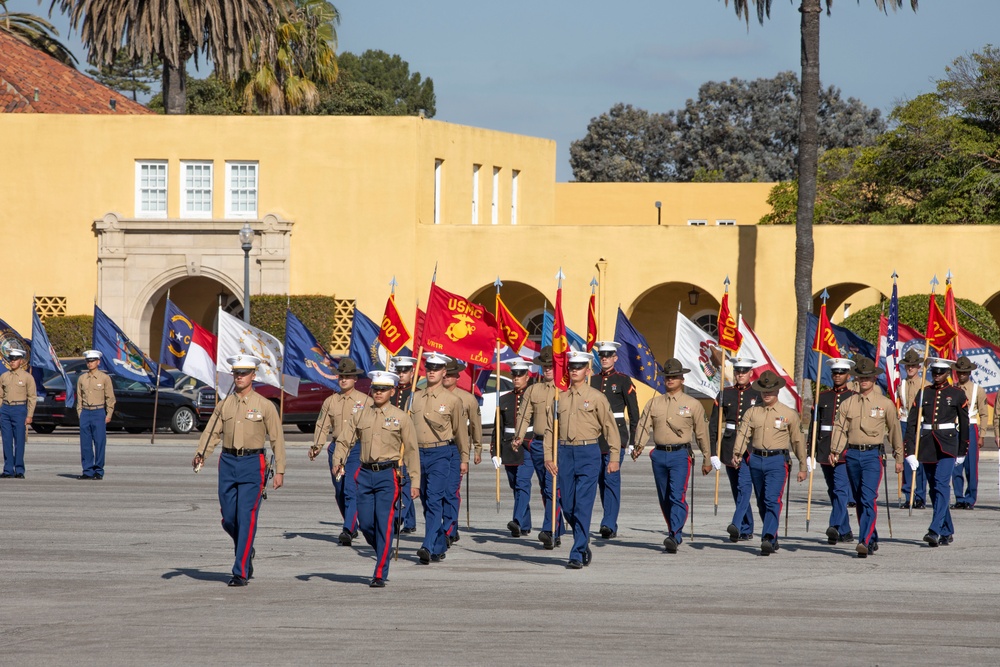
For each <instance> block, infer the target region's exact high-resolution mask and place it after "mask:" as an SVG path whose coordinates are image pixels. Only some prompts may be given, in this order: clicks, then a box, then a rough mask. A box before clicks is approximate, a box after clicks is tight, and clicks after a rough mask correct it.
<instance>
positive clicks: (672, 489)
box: [649, 448, 691, 544]
mask: <svg viewBox="0 0 1000 667" xmlns="http://www.w3.org/2000/svg"><path fill="white" fill-rule="evenodd" d="M649 460H650V461H652V462H653V481H654V482H655V483H656V497H657V499H658V500H659V501H660V510H661V511H662V512H663V519H664V520H665V521H666V522H667V534H668V535H670V536H671V537H673V538H674V539H675V540H677V544H680V543H681V540H682V537H683V534H684V524H685V523H686V522H687V518H688V504H687V485H688V480H689V479H690V478H691V453H690V451H689V450H688V449H687V448H684V449H678V450H677V451H673V452H666V451H663V450H660V449H653V450H652V451H651V452H649Z"/></svg>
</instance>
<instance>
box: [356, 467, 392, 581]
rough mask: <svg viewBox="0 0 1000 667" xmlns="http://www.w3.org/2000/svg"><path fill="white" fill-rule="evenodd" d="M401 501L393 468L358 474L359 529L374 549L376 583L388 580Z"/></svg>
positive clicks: (362, 470) (361, 471)
mask: <svg viewBox="0 0 1000 667" xmlns="http://www.w3.org/2000/svg"><path fill="white" fill-rule="evenodd" d="M398 499H399V479H398V478H397V477H396V470H395V469H394V468H386V469H385V470H365V469H364V468H360V470H359V471H358V528H359V529H360V530H361V534H362V535H364V536H365V541H366V542H368V544H370V545H371V546H372V548H373V549H375V574H373V575H372V576H373V577H374V578H376V579H385V578H387V577H388V576H389V561H390V560H391V559H390V558H389V552H390V551H392V531H393V522H394V521H395V518H396V501H397V500H398Z"/></svg>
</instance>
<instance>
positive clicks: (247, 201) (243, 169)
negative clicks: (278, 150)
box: [226, 162, 258, 218]
mask: <svg viewBox="0 0 1000 667" xmlns="http://www.w3.org/2000/svg"><path fill="white" fill-rule="evenodd" d="M257 168H258V163H257V162H226V217H227V218H256V217H257V183H258V173H257Z"/></svg>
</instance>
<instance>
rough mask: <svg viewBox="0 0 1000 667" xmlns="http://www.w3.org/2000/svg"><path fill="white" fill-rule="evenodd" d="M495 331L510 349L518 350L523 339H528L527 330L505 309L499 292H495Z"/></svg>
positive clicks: (522, 343) (505, 306)
mask: <svg viewBox="0 0 1000 667" xmlns="http://www.w3.org/2000/svg"><path fill="white" fill-rule="evenodd" d="M497 331H498V333H499V334H500V341H501V342H502V343H504V344H506V345H507V346H509V347H510V349H512V350H520V349H521V346H523V345H524V341H526V340H528V330H527V329H525V328H524V326H523V325H522V324H521V322H520V320H518V319H517V318H516V317H514V314H513V313H511V312H510V311H509V310H508V309H507V305H506V304H505V303H504V302H503V299H501V298H500V293H499V292H498V293H497Z"/></svg>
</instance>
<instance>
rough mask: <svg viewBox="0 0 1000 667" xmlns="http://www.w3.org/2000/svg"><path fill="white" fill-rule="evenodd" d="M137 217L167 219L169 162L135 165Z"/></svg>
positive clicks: (142, 161) (157, 161)
mask: <svg viewBox="0 0 1000 667" xmlns="http://www.w3.org/2000/svg"><path fill="white" fill-rule="evenodd" d="M135 217H137V218H165V217H167V161H166V160H137V161H136V163H135Z"/></svg>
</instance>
